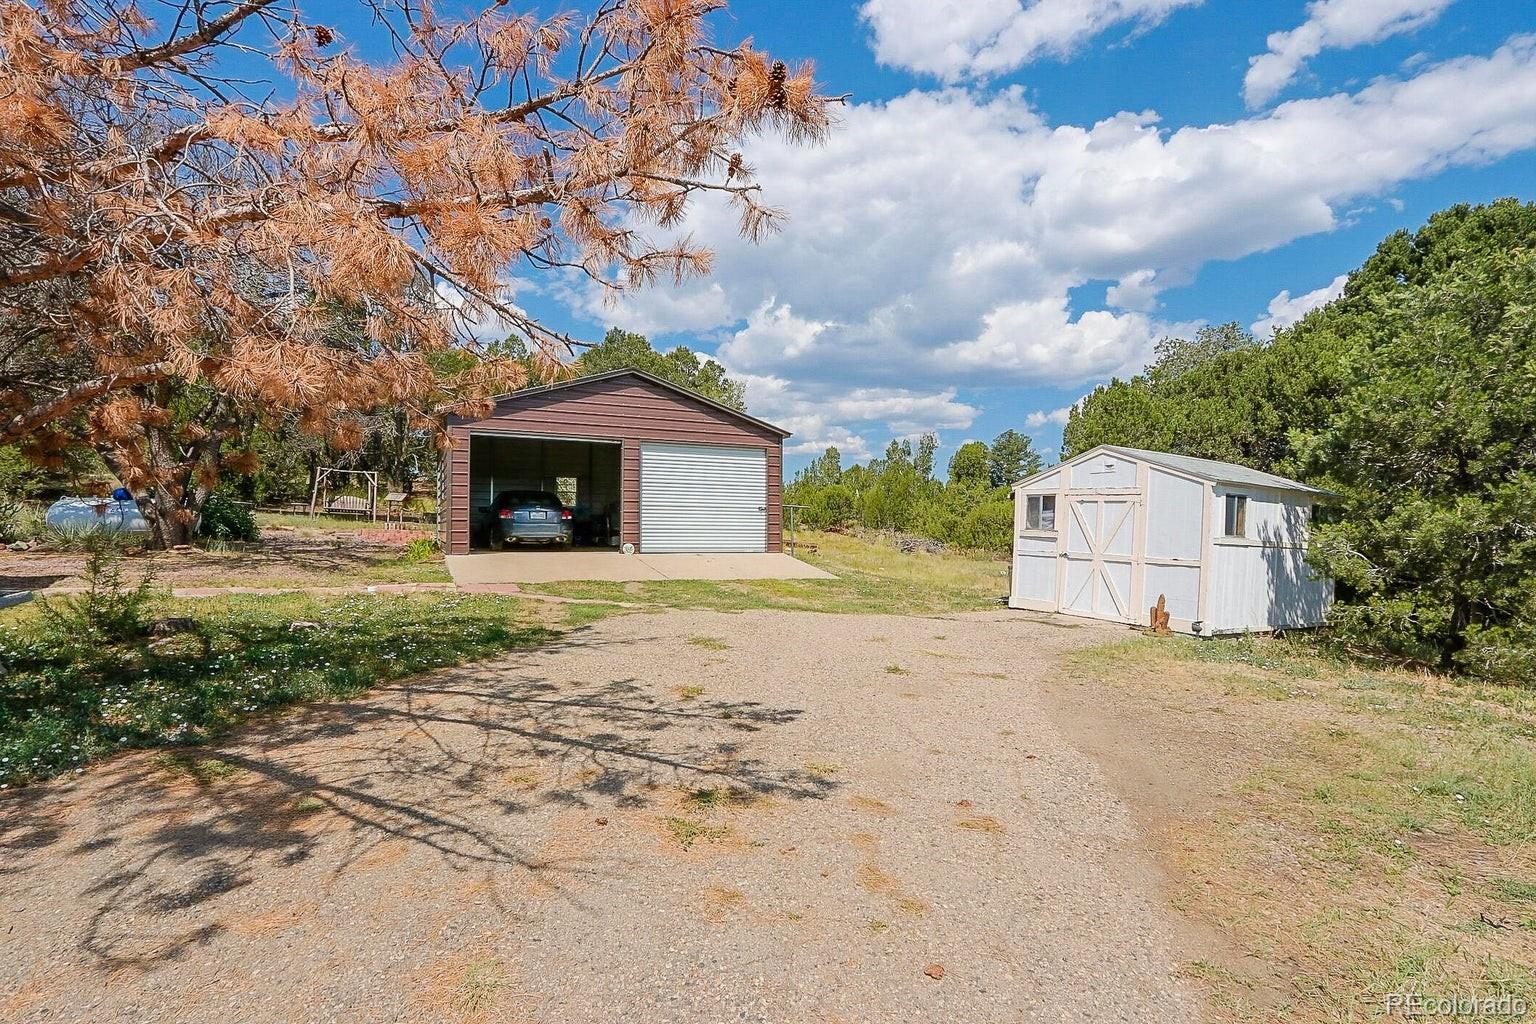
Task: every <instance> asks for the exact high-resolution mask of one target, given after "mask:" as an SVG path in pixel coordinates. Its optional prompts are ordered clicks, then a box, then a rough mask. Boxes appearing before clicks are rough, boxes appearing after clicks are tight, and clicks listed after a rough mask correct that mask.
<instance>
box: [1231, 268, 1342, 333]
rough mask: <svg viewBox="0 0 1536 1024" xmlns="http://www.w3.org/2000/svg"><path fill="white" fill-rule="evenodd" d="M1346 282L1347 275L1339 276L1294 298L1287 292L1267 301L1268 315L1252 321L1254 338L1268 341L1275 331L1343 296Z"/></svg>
mask: <svg viewBox="0 0 1536 1024" xmlns="http://www.w3.org/2000/svg"><path fill="white" fill-rule="evenodd" d="M1348 280H1349V275H1348V274H1340V275H1339V276H1338V277H1336V278H1334V279H1333V280H1332V281H1330V282H1328V283H1327V284H1325V285H1324V286H1323V287H1321V288H1317V289H1315V290H1313V291H1310V292H1307V293H1306V294H1305V295H1298V296H1296V297H1295V298H1291V293H1290V291H1289V290H1286V291H1283V292H1281V293H1280V294H1279V295H1276V296H1275V297H1274V298H1272V299H1270V300H1269V315H1268V316H1265V317H1262V318H1260V319H1259V320H1256V321H1254V324H1253V327H1252V328H1251V330H1252V331H1253V333H1254V336H1255V337H1257V338H1261V339H1268V338H1269V336H1270V335H1272V334H1274V333H1275V332H1276V331H1278V330H1283V329H1284V328H1286V327H1289V326H1291V324H1294V323H1295V322H1296V321H1297V320H1300V319H1301V318H1302V317H1304V316H1306V315H1307V314H1308V313H1310V312H1312V311H1313V310H1314V309H1317V308H1318V307H1319V306H1325V305H1327V304H1328V303H1330V302H1332V301H1333V300H1334V299H1336V298H1338V297H1339V296H1340V295H1343V294H1344V284H1345V282H1346V281H1348Z"/></svg>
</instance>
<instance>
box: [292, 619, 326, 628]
mask: <svg viewBox="0 0 1536 1024" xmlns="http://www.w3.org/2000/svg"><path fill="white" fill-rule="evenodd" d="M288 628H289V629H290V630H299V629H319V628H320V623H318V622H306V621H305V620H303V619H299V620H297V621H294V622H290V623H288Z"/></svg>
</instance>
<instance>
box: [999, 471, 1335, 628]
mask: <svg viewBox="0 0 1536 1024" xmlns="http://www.w3.org/2000/svg"><path fill="white" fill-rule="evenodd" d="M1329 496H1330V495H1329V494H1328V492H1326V491H1322V490H1319V489H1318V488H1316V487H1310V486H1308V485H1307V484H1304V483H1300V482H1298V481H1296V480H1287V479H1286V478H1285V477H1281V476H1275V475H1274V474H1272V473H1262V472H1260V471H1258V470H1255V469H1249V468H1247V467H1246V466H1238V465H1234V464H1233V463H1230V462H1216V461H1213V460H1211V459H1196V458H1190V457H1189V456H1185V455H1170V454H1168V453H1166V452H1149V451H1142V450H1141V449H1138V448H1122V447H1119V446H1118V445H1100V446H1098V447H1097V448H1091V449H1089V450H1088V451H1086V452H1083V453H1082V454H1081V455H1078V456H1075V457H1074V458H1070V459H1068V460H1067V461H1066V462H1063V463H1062V464H1060V465H1059V466H1053V467H1051V468H1050V469H1048V470H1045V471H1044V472H1042V473H1037V474H1035V475H1034V476H1032V477H1028V478H1027V479H1024V480H1021V481H1019V482H1018V483H1017V484H1015V485H1014V488H1013V497H1014V542H1013V586H1012V588H1011V595H1010V597H1009V601H1008V603H1009V605H1010V606H1012V607H1014V608H1030V609H1034V610H1036V611H1049V612H1063V613H1065V614H1068V615H1084V616H1089V617H1092V618H1098V619H1111V620H1113V621H1116V622H1127V623H1135V624H1141V625H1146V624H1147V623H1148V620H1149V618H1150V609H1151V606H1153V605H1155V604H1156V603H1157V600H1158V598H1159V597H1162V598H1163V599H1164V601H1165V607H1166V610H1167V612H1168V615H1169V618H1170V622H1169V626H1170V627H1171V628H1173V629H1175V630H1178V631H1179V632H1184V633H1195V634H1200V635H1207V636H1209V635H1213V634H1220V633H1242V632H1250V631H1253V632H1257V631H1266V630H1274V629H1294V628H1299V627H1306V626H1316V625H1319V624H1321V623H1322V621H1323V619H1324V618H1325V617H1326V615H1327V613H1328V608H1329V605H1331V604H1332V602H1333V581H1332V580H1328V579H1323V578H1320V577H1318V576H1317V575H1316V574H1314V573H1313V572H1312V570H1311V568H1310V567H1309V566H1308V565H1307V562H1306V556H1307V544H1308V540H1309V534H1310V532H1311V524H1312V513H1313V508H1314V506H1315V505H1316V504H1317V503H1318V502H1320V501H1324V500H1326V499H1327V498H1328V497H1329Z"/></svg>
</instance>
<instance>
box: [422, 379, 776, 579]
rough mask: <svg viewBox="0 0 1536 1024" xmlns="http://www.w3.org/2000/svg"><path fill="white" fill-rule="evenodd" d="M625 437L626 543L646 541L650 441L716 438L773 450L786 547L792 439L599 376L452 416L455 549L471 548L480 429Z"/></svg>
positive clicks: (771, 484)
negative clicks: (643, 468) (472, 466)
mask: <svg viewBox="0 0 1536 1024" xmlns="http://www.w3.org/2000/svg"><path fill="white" fill-rule="evenodd" d="M498 433H500V434H510V435H525V436H532V437H566V438H592V439H594V440H608V441H613V440H617V441H619V442H620V443H621V444H622V445H623V452H622V456H621V462H620V464H621V471H622V475H623V516H622V524H621V528H620V533H621V536H622V538H623V540H624V542H626V543H631V544H634V545H636V546H637V547H638V546H639V544H640V503H639V497H640V445H641V444H643V443H645V442H647V441H671V442H676V443H679V444H715V445H728V446H734V447H744V448H762V449H764V450H765V451H766V455H767V457H766V462H767V475H768V479H767V481H766V482H767V494H768V513H767V515H768V550H769V551H782V550H783V549H784V538H783V510H782V490H783V475H784V473H783V461H784V440H783V438H782V437H780V436H779V434H777V433H776V432H774V431H772V430H769V429H767V428H765V427H760V426H758V425H757V424H754V423H752V422H750V421H748V420H744V419H741V418H740V417H737V416H733V415H731V414H730V413H728V412H726V411H724V410H722V409H716V408H715V407H713V406H711V405H709V404H707V403H705V402H700V401H696V400H694V399H691V398H689V397H688V396H687V395H683V394H679V393H678V392H675V391H673V390H671V389H670V388H664V387H660V386H658V385H655V384H652V383H650V382H649V381H646V380H643V379H641V378H638V377H615V378H609V379H606V380H594V381H590V382H583V383H578V384H575V385H572V386H570V387H564V388H558V389H556V390H553V391H547V392H538V393H534V394H528V395H512V396H509V397H508V398H505V399H503V400H502V401H501V402H500V403H498V404H497V406H496V409H495V410H494V411H493V412H492V413H491V415H490V416H487V417H485V418H484V419H475V420H471V419H465V418H462V417H451V418H450V419H449V421H448V434H449V438H450V441H451V445H452V446H451V448H450V450H449V452H448V458H449V497H450V503H451V507H450V509H449V519H450V521H449V525H448V530H447V536H448V538H449V541H448V551H449V553H450V554H464V553H466V552H468V551H469V536H470V515H471V512H472V509H471V502H470V494H469V438H470V436H471V435H472V434H498Z"/></svg>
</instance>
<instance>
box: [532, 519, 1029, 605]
mask: <svg viewBox="0 0 1536 1024" xmlns="http://www.w3.org/2000/svg"><path fill="white" fill-rule="evenodd" d="M800 539H801V544H802V549H801V553H800V556H799V557H800V558H801V559H803V560H804V561H806V562H809V563H810V564H811V565H815V566H819V567H821V568H823V569H825V570H827V571H828V572H830V573H832V574H833V575H835V576H836V577H837V579H835V580H735V581H726V582H715V581H708V580H665V581H659V582H648V583H604V582H569V583H546V584H539V585H532V584H529V585H526V586H523V587H522V589H523V590H525V591H528V592H530V593H542V594H553V595H556V596H559V597H578V598H586V599H589V600H593V599H595V600H602V601H622V602H626V603H629V604H642V605H649V606H654V607H664V608H708V609H714V610H719V611H739V610H743V609H748V608H784V609H790V610H794V611H818V612H862V613H871V614H891V615H932V614H938V613H943V612H954V611H971V610H977V609H983V608H997V607H1000V606H1001V605H1002V603H1003V599H1004V598H1005V597H1006V595H1007V593H1008V563H1007V561H1006V560H1004V559H998V558H989V557H986V556H983V555H976V554H971V553H964V552H950V553H945V554H928V553H925V552H914V553H906V552H902V551H900V550H898V549H897V548H896V547H895V546H894V545H893V544H891V543H890V542H888V541H869V540H863V539H859V538H856V537H850V536H846V535H843V534H834V533H815V532H810V531H802V532H801V535H800ZM807 543H810V544H814V545H815V546H816V548H817V550H816V552H815V553H809V552H806V551H805V550H804V545H805V544H807ZM588 614H595V613H588Z"/></svg>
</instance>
